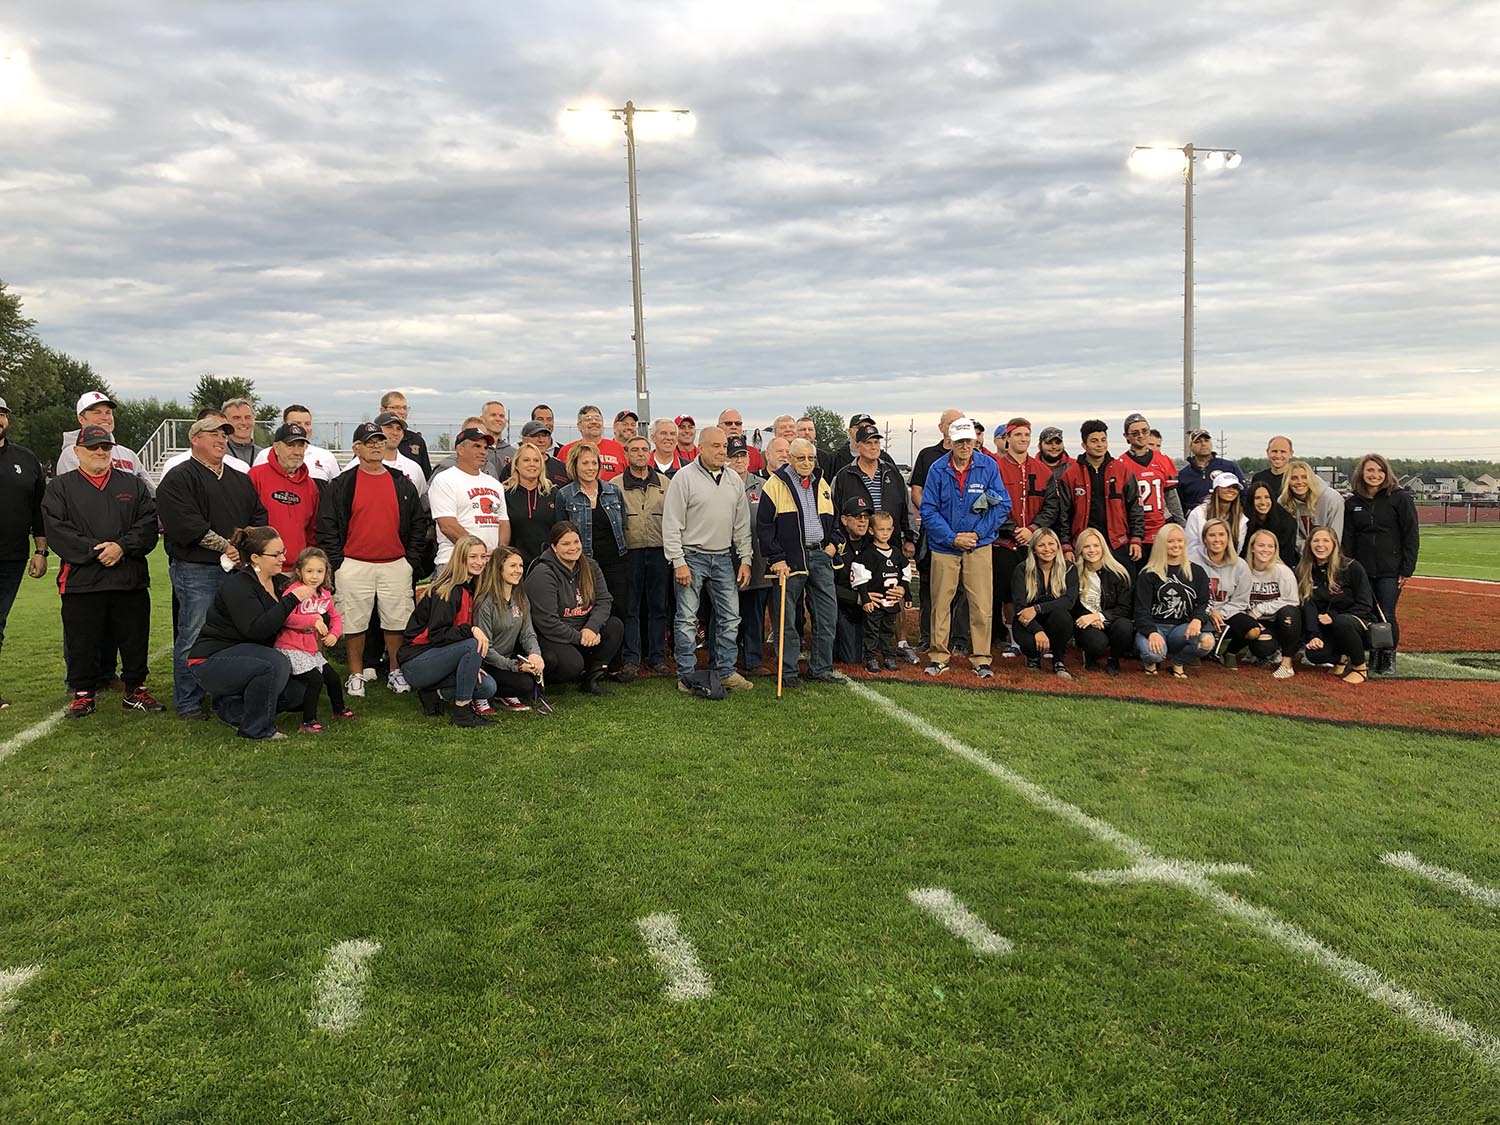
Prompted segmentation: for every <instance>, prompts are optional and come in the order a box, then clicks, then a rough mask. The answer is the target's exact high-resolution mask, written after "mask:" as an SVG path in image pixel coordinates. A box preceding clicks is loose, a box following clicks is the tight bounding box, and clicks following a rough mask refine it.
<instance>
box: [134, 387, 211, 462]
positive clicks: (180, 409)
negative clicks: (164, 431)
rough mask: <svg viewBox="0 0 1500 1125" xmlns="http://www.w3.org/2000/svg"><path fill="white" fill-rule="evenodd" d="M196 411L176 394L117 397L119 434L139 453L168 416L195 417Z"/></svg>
mask: <svg viewBox="0 0 1500 1125" xmlns="http://www.w3.org/2000/svg"><path fill="white" fill-rule="evenodd" d="M194 413H196V412H195V411H193V410H191V409H190V408H188V407H186V406H183V405H182V403H180V402H178V401H177V400H176V399H175V398H174V399H167V400H166V401H162V400H161V399H158V398H157V397H156V396H155V395H150V396H148V397H146V398H119V399H116V400H115V437H116V438H118V439H119V440H120V441H121V442H122V443H124V444H125V445H127V446H129V447H130V448H131V449H134V450H135V451H136V452H137V453H139V452H140V449H141V446H143V445H145V444H146V442H147V441H148V440H150V438H151V435H152V434H154V433H156V431H157V429H158V428H159V427H160V426H161V424H162V423H163V422H165V421H166V420H167V419H168V418H191V417H192V416H193V414H194Z"/></svg>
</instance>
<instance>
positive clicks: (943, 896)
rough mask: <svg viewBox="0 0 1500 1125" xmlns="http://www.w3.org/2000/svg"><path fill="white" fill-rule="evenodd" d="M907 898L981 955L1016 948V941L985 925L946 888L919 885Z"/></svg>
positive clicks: (1003, 954) (1002, 954) (1006, 951)
mask: <svg viewBox="0 0 1500 1125" xmlns="http://www.w3.org/2000/svg"><path fill="white" fill-rule="evenodd" d="M906 897H907V898H909V899H910V900H911V903H912V905H913V906H915V907H916V908H917V909H918V910H920V911H922V912H923V913H924V914H930V915H931V916H932V917H933V918H936V919H937V920H938V922H940V923H941V924H942V926H943V928H944V929H945V930H947V931H948V932H949V933H950V934H952V935H953V936H954V937H956V938H958V939H960V940H961V941H964V942H966V943H967V944H968V946H969V948H970V949H972V950H973V951H974V952H975V953H977V954H979V955H980V956H981V957H1004V956H1005V955H1006V954H1007V953H1014V952H1015V951H1016V947H1015V945H1014V944H1013V943H1012V942H1009V941H1006V940H1005V938H1003V937H1001V936H1000V935H999V934H997V933H996V932H995V931H994V930H992V929H990V928H989V926H987V925H985V922H984V919H983V918H981V917H980V916H979V915H977V914H975V913H974V912H973V911H972V910H970V909H969V908H968V907H967V906H965V905H964V903H963V902H962V900H960V899H958V898H956V897H954V894H953V892H952V891H950V890H948V889H946V888H944V887H916V888H914V889H912V890H909V891H907V892H906Z"/></svg>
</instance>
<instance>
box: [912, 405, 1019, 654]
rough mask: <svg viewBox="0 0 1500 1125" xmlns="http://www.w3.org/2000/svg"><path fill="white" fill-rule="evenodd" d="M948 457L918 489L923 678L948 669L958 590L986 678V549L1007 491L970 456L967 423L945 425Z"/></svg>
mask: <svg viewBox="0 0 1500 1125" xmlns="http://www.w3.org/2000/svg"><path fill="white" fill-rule="evenodd" d="M948 441H949V443H950V444H951V445H952V450H951V451H950V452H949V454H948V455H947V456H946V457H944V458H942V459H941V460H939V461H937V462H936V463H935V464H934V465H933V466H932V468H931V469H930V470H928V473H927V483H926V484H925V485H924V486H923V488H922V528H923V530H924V531H926V532H927V546H928V548H929V549H930V550H931V552H932V571H931V574H932V644H931V646H930V647H929V648H928V650H927V660H928V664H927V669H926V671H927V674H928V675H929V676H941V675H942V674H943V673H945V672H946V671H948V633H949V629H950V627H951V625H952V614H953V595H954V594H955V593H956V592H957V591H958V588H959V586H960V585H962V586H963V590H964V593H965V595H966V596H967V597H968V600H969V662H970V664H971V665H973V668H974V675H976V676H978V677H979V678H980V679H981V680H987V679H989V678H990V677H991V676H993V675H994V674H995V673H994V671H993V669H991V668H990V623H991V615H992V613H993V611H994V593H995V591H994V569H993V563H992V561H991V557H990V556H991V549H990V548H991V544H993V543H994V542H995V539H996V537H997V536H998V534H999V532H1000V527H1001V525H1003V524H1004V523H1005V520H1006V517H1007V516H1009V515H1010V492H1009V490H1008V489H1006V487H1005V482H1004V481H1002V480H1001V479H1000V469H999V466H998V465H996V463H995V461H994V459H993V458H991V457H975V456H974V447H975V445H976V444H977V441H978V433H977V431H976V429H975V426H974V422H973V420H972V419H970V418H959V419H958V420H957V421H955V422H954V423H953V424H952V425H950V426H949V427H948Z"/></svg>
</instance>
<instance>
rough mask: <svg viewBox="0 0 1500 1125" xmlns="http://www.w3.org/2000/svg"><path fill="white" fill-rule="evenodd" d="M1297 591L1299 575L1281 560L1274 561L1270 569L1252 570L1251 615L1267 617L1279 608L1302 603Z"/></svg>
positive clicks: (1288, 607) (1287, 607)
mask: <svg viewBox="0 0 1500 1125" xmlns="http://www.w3.org/2000/svg"><path fill="white" fill-rule="evenodd" d="M1301 602H1302V598H1301V595H1299V594H1298V592H1297V576H1296V575H1295V574H1293V573H1292V571H1291V568H1290V567H1288V566H1287V565H1286V563H1284V562H1281V561H1280V560H1278V561H1276V562H1273V563H1272V564H1271V566H1270V569H1268V570H1252V571H1251V572H1250V616H1251V617H1258V618H1265V617H1271V616H1273V615H1274V614H1275V613H1276V612H1277V611H1278V610H1283V609H1290V608H1291V607H1292V606H1295V605H1300V604H1301Z"/></svg>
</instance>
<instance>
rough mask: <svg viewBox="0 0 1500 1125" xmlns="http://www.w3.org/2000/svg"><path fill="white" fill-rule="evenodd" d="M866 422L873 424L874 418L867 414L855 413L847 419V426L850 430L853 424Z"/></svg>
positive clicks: (861, 424) (859, 424)
mask: <svg viewBox="0 0 1500 1125" xmlns="http://www.w3.org/2000/svg"><path fill="white" fill-rule="evenodd" d="M867 422H868V423H869V424H870V425H872V426H873V425H874V424H875V419H874V418H871V417H870V416H869V415H868V414H856V415H854V417H852V418H850V419H849V428H850V429H851V430H852V429H854V427H855V426H863V425H864V424H865V423H867Z"/></svg>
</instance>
